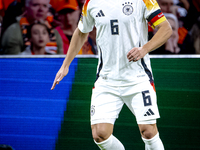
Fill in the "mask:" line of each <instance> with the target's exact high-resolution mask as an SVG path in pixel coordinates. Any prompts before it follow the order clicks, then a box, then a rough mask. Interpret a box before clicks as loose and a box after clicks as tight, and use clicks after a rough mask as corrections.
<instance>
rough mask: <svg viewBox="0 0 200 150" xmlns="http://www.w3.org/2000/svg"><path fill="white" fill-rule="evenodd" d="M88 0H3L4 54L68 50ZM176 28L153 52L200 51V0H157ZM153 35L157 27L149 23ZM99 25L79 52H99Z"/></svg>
mask: <svg viewBox="0 0 200 150" xmlns="http://www.w3.org/2000/svg"><path fill="white" fill-rule="evenodd" d="M84 1H85V0H0V35H1V36H0V43H1V44H0V54H2V55H3V54H6V55H7V54H16V55H39V54H67V51H68V48H69V44H70V41H71V38H72V35H73V32H74V31H75V29H76V27H77V26H78V21H79V18H80V15H81V12H82V7H83V5H84ZM157 2H158V4H159V5H160V8H161V10H162V12H163V13H164V14H165V16H166V18H167V19H168V21H169V23H170V24H171V26H172V29H173V35H172V36H171V37H170V39H169V40H168V41H167V42H166V44H165V45H163V46H161V47H160V48H158V49H156V50H155V51H153V52H151V54H200V0H157ZM148 32H149V39H151V37H152V36H153V35H154V34H155V32H156V30H155V29H152V28H151V26H150V25H149V30H148ZM95 38H96V29H95V28H94V29H93V31H92V32H90V34H89V36H88V39H87V41H85V44H84V46H83V47H82V49H81V50H80V52H79V54H92V55H96V54H97V53H98V52H97V46H96V40H95Z"/></svg>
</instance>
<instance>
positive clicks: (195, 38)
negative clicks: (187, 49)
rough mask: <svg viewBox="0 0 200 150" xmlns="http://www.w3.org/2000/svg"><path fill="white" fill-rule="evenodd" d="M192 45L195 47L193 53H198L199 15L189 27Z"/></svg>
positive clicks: (199, 46)
mask: <svg viewBox="0 0 200 150" xmlns="http://www.w3.org/2000/svg"><path fill="white" fill-rule="evenodd" d="M191 33H192V41H193V46H194V48H195V53H196V54H200V17H199V18H198V20H197V23H195V24H194V25H193V27H192V29H191Z"/></svg>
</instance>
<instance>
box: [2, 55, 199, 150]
mask: <svg viewBox="0 0 200 150" xmlns="http://www.w3.org/2000/svg"><path fill="white" fill-rule="evenodd" d="M163 57H165V58H163ZM63 60H64V56H60V55H58V56H54V57H49V56H42V57H39V56H35V57H34V56H30V58H28V57H20V58H19V56H0V144H6V145H11V146H12V147H13V148H14V149H15V150H80V149H83V150H98V147H97V146H96V145H95V144H94V143H93V139H92V135H91V130H90V121H89V114H90V97H91V90H92V87H93V83H94V81H95V78H96V66H97V63H98V60H97V58H95V57H94V56H93V57H90V58H88V57H83V56H79V57H76V58H75V59H74V61H73V62H72V65H71V66H70V71H69V74H68V75H67V77H65V78H64V80H63V81H62V82H60V84H59V86H57V87H56V88H55V90H53V91H51V90H50V88H51V85H52V83H53V80H54V77H55V75H56V73H57V71H58V69H59V68H60V66H61V64H62V61H63ZM151 63H152V68H153V74H154V78H155V86H156V91H157V97H158V106H159V109H160V114H161V119H159V120H158V122H157V123H158V127H159V131H160V137H161V139H162V141H163V142H164V145H165V148H166V150H200V142H199V141H200V140H199V139H200V134H199V133H200V119H199V116H200V56H198V55H173V56H172V55H168V56H166V55H165V56H161V55H158V56H154V55H152V56H151ZM114 135H115V136H116V137H117V138H119V140H121V141H122V143H123V144H124V146H125V147H126V150H132V149H136V150H143V149H144V144H143V142H142V140H141V136H140V133H139V130H138V127H137V124H136V121H135V118H134V117H133V116H132V114H131V113H130V111H129V110H128V109H127V107H126V106H124V107H123V110H122V112H121V114H120V116H119V119H118V120H117V121H116V125H115V128H114Z"/></svg>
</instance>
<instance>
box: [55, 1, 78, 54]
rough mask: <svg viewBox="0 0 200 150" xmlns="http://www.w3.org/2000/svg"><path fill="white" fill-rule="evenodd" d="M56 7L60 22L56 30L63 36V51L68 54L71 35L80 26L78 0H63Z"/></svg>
mask: <svg viewBox="0 0 200 150" xmlns="http://www.w3.org/2000/svg"><path fill="white" fill-rule="evenodd" d="M55 9H56V12H57V20H58V21H59V22H60V26H58V27H56V30H57V31H58V32H59V34H60V35H61V37H62V40H63V50H64V51H63V53H64V54H66V53H67V51H68V48H69V43H70V41H71V37H72V35H73V33H74V31H75V29H76V27H77V26H78V20H79V14H80V10H79V7H78V3H77V1H76V0H68V2H65V1H62V2H60V4H59V6H57V8H55Z"/></svg>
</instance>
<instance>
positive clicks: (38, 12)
mask: <svg viewBox="0 0 200 150" xmlns="http://www.w3.org/2000/svg"><path fill="white" fill-rule="evenodd" d="M48 6H49V0H32V1H30V4H29V7H28V8H27V15H28V17H31V18H32V19H33V20H45V19H46V17H47V13H48V11H49V7H48Z"/></svg>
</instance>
